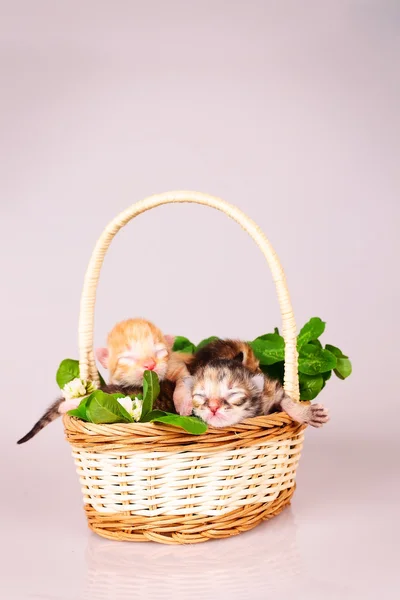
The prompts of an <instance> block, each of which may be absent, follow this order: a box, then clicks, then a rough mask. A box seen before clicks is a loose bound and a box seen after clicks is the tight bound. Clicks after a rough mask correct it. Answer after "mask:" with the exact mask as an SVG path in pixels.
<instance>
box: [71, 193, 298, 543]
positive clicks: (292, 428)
mask: <svg viewBox="0 0 400 600" xmlns="http://www.w3.org/2000/svg"><path fill="white" fill-rule="evenodd" d="M179 202H195V203H198V204H203V205H206V206H210V207H212V208H215V209H218V210H220V211H222V212H224V213H226V214H227V215H228V216H230V217H231V218H232V219H234V220H235V221H237V222H238V223H239V224H240V225H241V226H242V227H243V229H244V230H245V231H247V232H248V233H249V234H250V235H251V237H252V238H253V239H254V241H255V242H256V243H257V245H258V246H259V248H260V249H261V251H262V252H263V254H264V256H265V257H266V259H267V261H268V264H269V266H270V269H271V271H272V275H273V279H274V281H275V284H276V289H277V294H278V300H279V305H280V309H281V315H282V334H283V337H284V339H285V342H286V346H285V381H284V385H285V389H286V391H287V392H288V393H289V394H290V395H291V396H292V398H293V399H294V400H298V398H299V385H298V374H297V350H296V326H295V321H294V317H293V311H292V307H291V303H290V298H289V293H288V290H287V286H286V281H285V276H284V273H283V270H282V267H281V265H280V263H279V260H278V258H277V256H276V254H275V252H274V250H273V248H272V247H271V245H270V243H269V242H268V240H267V238H266V237H265V236H264V234H263V233H262V232H261V230H260V229H259V228H258V227H257V225H256V224H255V223H254V222H253V221H251V220H250V219H249V218H248V217H246V215H244V214H243V213H242V212H241V211H240V210H238V209H237V208H235V207H233V206H231V205H229V204H227V203H226V202H223V201H222V200H220V199H218V198H214V197H212V196H208V195H205V194H199V193H197V192H170V193H167V194H160V195H157V196H152V197H150V198H148V199H146V200H143V201H142V202H139V203H137V204H134V205H133V206H132V207H131V208H129V209H128V210H126V211H125V212H123V213H121V214H120V215H119V216H118V217H117V218H116V219H114V220H113V221H112V222H111V223H110V224H109V226H108V227H107V228H106V229H105V231H104V232H103V234H102V235H101V236H100V239H99V241H98V242H97V244H96V247H95V249H94V252H93V254H92V257H91V259H90V263H89V267H88V270H87V273H86V276H85V281H84V288H83V293H82V299H81V312H80V321H79V352H80V372H81V377H83V378H89V379H92V380H95V381H97V378H98V376H97V368H96V365H95V361H94V353H93V326H94V307H95V300H96V288H97V284H98V280H99V275H100V269H101V266H102V263H103V259H104V255H105V253H106V251H107V249H108V247H109V245H110V243H111V241H112V239H113V238H114V236H115V235H116V233H117V232H118V231H119V230H120V229H121V227H123V226H124V225H125V224H127V223H128V222H129V221H130V220H131V219H133V218H134V217H136V216H138V215H140V214H141V213H143V212H145V211H147V210H149V209H151V208H154V207H156V206H160V205H162V204H168V203H179ZM63 420H64V427H65V432H66V437H67V439H68V441H69V442H70V444H71V446H72V451H73V457H74V460H75V463H76V467H77V471H78V474H79V477H80V481H81V484H82V491H83V495H84V503H85V510H86V515H87V518H88V523H89V527H90V528H91V529H92V530H93V531H95V532H96V533H98V534H100V535H102V536H104V537H107V538H110V539H119V540H131V541H157V542H162V543H167V544H176V543H197V542H203V541H206V540H209V539H215V538H223V537H228V536H231V535H235V534H237V533H240V532H242V531H247V530H248V529H251V528H253V527H255V526H256V525H257V524H259V523H260V522H261V521H263V520H266V519H270V518H271V517H273V516H275V515H276V514H278V513H279V512H280V511H281V510H282V509H283V508H284V507H285V506H286V505H287V504H289V502H290V498H291V496H292V494H293V491H294V487H295V476H296V468H297V465H298V461H299V458H300V452H301V448H302V443H303V429H304V427H303V426H301V425H299V424H297V423H294V422H293V421H292V420H291V419H290V417H288V415H287V414H286V413H276V414H273V415H268V416H263V417H256V418H254V419H248V420H247V421H244V422H243V423H240V424H238V425H236V426H234V427H228V428H224V429H213V428H210V429H209V430H208V431H207V432H206V433H205V434H203V435H200V436H193V435H189V434H187V433H185V432H184V431H182V430H180V429H177V428H174V427H170V426H167V425H159V424H157V425H156V424H153V423H146V424H144V423H143V424H142V423H129V424H113V425H95V424H93V423H84V422H83V421H79V420H77V419H75V418H73V417H69V416H68V415H65V416H64V418H63Z"/></svg>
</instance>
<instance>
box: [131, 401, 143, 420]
mask: <svg viewBox="0 0 400 600" xmlns="http://www.w3.org/2000/svg"><path fill="white" fill-rule="evenodd" d="M132 405H133V411H132V417H133V420H134V421H139V420H140V417H141V416H142V408H143V400H140V399H139V398H135V399H134V400H133V401H132Z"/></svg>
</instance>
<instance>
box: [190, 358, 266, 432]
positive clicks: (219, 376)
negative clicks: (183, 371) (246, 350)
mask: <svg viewBox="0 0 400 600" xmlns="http://www.w3.org/2000/svg"><path fill="white" fill-rule="evenodd" d="M193 379H194V381H193V412H194V414H195V415H196V416H197V417H200V418H201V419H202V420H203V421H205V422H206V423H209V424H210V425H212V426H213V427H228V426H229V425H235V424H236V423H239V422H240V421H243V420H244V419H248V418H249V417H255V416H257V415H259V414H261V411H262V395H263V390H264V376H263V374H262V373H261V374H258V373H257V374H254V373H251V371H250V370H249V369H247V368H246V367H245V366H244V365H242V364H241V363H240V362H239V361H237V360H225V359H220V360H218V359H216V360H211V361H210V362H209V363H207V364H205V365H203V366H200V367H198V369H197V370H196V373H195V374H194V376H193Z"/></svg>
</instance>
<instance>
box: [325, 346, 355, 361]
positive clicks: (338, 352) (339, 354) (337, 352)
mask: <svg viewBox="0 0 400 600" xmlns="http://www.w3.org/2000/svg"><path fill="white" fill-rule="evenodd" d="M325 350H329V352H332V354H334V355H335V356H336V358H349V357H348V356H346V355H345V354H343V352H342V351H341V350H340V349H339V348H336V346H331V345H330V344H326V346H325Z"/></svg>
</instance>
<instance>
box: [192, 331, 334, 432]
mask: <svg viewBox="0 0 400 600" xmlns="http://www.w3.org/2000/svg"><path fill="white" fill-rule="evenodd" d="M240 363H241V365H240V366H241V368H239V366H238V365H239V364H240ZM189 369H190V371H191V373H192V375H193V404H194V413H195V414H197V415H198V416H200V417H201V418H202V419H203V420H204V421H206V422H207V423H210V424H211V425H214V427H224V426H227V425H234V424H236V423H239V422H240V421H242V420H243V419H245V418H248V417H251V416H257V415H267V414H269V413H271V412H277V411H281V410H283V411H285V412H286V413H287V414H288V415H289V416H290V417H291V418H292V419H293V420H294V421H297V422H299V423H307V424H309V425H312V426H313V427H321V426H322V425H323V424H324V423H326V422H327V421H328V420H329V417H328V413H327V411H326V409H325V408H324V407H323V406H321V405H320V404H306V403H304V402H294V401H293V400H292V399H291V398H290V396H288V394H286V392H285V390H284V389H283V386H282V385H281V383H280V382H279V381H277V380H274V379H271V378H270V377H268V376H267V375H265V374H263V373H262V371H261V369H260V367H259V361H258V360H257V358H256V356H255V355H254V352H253V350H252V349H251V347H250V345H249V344H247V343H246V342H242V341H239V340H215V341H213V342H210V343H209V344H207V346H204V347H203V348H201V349H200V350H199V351H198V352H196V354H195V355H194V358H193V359H192V361H191V363H190V364H189ZM251 376H252V377H253V379H251ZM255 376H258V377H262V378H263V379H262V381H263V384H262V388H263V389H262V393H261V394H258V393H256V392H255V391H254V385H253V384H254V383H255V381H256V380H255V379H254V377H255ZM235 386H236V387H238V386H239V388H241V391H242V392H243V393H242V399H243V400H245V402H243V403H241V404H239V406H238V405H237V403H235V402H230V393H231V391H232V389H234V388H235ZM233 397H234V396H233ZM238 397H239V396H237V398H238ZM210 403H211V405H213V406H214V407H216V406H219V408H218V410H217V411H216V413H215V414H213V413H212V411H211V410H210V409H209V405H210Z"/></svg>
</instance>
